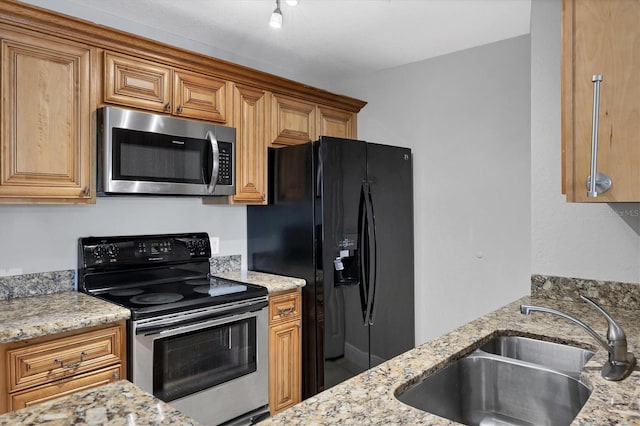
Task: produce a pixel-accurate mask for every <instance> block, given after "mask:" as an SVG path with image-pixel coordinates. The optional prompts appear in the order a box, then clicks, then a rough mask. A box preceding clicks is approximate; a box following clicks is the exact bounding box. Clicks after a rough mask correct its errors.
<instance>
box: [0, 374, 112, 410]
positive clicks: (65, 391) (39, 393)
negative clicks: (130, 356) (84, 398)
mask: <svg viewBox="0 0 640 426" xmlns="http://www.w3.org/2000/svg"><path fill="white" fill-rule="evenodd" d="M121 376H122V371H121V367H120V366H119V365H117V366H115V367H110V368H106V369H104V370H100V371H96V372H93V373H89V374H84V375H80V376H73V377H71V378H69V379H62V380H59V381H57V382H55V383H51V384H48V385H44V386H40V387H37V388H35V389H29V390H26V391H22V392H16V393H14V394H11V395H10V396H9V411H12V410H18V409H20V408H24V407H29V406H31V405H34V404H38V403H40V402H45V401H49V400H51V399H54V398H59V397H61V396H65V395H69V394H72V393H74V392H78V391H81V390H84V389H89V388H94V387H97V386H101V385H106V384H107V383H111V382H114V381H116V380H118V379H120V377H121Z"/></svg>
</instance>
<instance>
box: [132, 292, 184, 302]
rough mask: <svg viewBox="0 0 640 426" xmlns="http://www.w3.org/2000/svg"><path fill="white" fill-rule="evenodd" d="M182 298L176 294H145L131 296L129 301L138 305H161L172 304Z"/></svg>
mask: <svg viewBox="0 0 640 426" xmlns="http://www.w3.org/2000/svg"><path fill="white" fill-rule="evenodd" d="M183 297H184V296H183V295H181V294H178V293H146V294H141V295H139V296H133V297H132V298H131V299H129V301H130V302H131V303H137V304H140V305H161V304H163V303H173V302H177V301H178V300H180V299H182V298H183Z"/></svg>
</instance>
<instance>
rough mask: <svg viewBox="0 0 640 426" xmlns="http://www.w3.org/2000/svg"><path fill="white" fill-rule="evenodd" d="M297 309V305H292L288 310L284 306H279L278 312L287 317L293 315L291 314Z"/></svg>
mask: <svg viewBox="0 0 640 426" xmlns="http://www.w3.org/2000/svg"><path fill="white" fill-rule="evenodd" d="M295 308H296V307H295V305H291V306H289V307H288V308H285V307H283V306H278V312H279V313H280V316H281V317H286V316H289V315H291V313H292V312H293V310H294V309H295Z"/></svg>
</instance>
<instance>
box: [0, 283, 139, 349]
mask: <svg viewBox="0 0 640 426" xmlns="http://www.w3.org/2000/svg"><path fill="white" fill-rule="evenodd" d="M130 314H131V313H130V311H129V310H128V309H126V308H123V307H121V306H118V305H114V304H113V303H109V302H106V301H104V300H100V299H98V298H96V297H93V296H89V295H87V294H84V293H78V292H76V291H66V292H62V293H54V294H45V295H40V296H32V297H20V298H17V299H8V300H0V343H8V342H13V341H17V340H24V339H32V338H35V337H40V336H45V335H49V334H57V333H62V332H65V331H70V330H77V329H81V328H85V327H93V326H96V325H101V324H108V323H112V322H116V321H120V320H126V319H129V316H130Z"/></svg>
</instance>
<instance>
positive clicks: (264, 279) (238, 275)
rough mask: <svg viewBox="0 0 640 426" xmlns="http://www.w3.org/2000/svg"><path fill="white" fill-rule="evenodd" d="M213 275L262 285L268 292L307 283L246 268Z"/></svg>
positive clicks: (301, 285)
mask: <svg viewBox="0 0 640 426" xmlns="http://www.w3.org/2000/svg"><path fill="white" fill-rule="evenodd" d="M214 276H216V277H219V278H225V279H227V280H234V281H240V282H244V283H249V284H255V285H260V286H262V287H266V288H267V291H269V294H271V293H278V292H281V291H288V290H293V289H295V288H298V287H304V286H305V285H306V283H307V282H306V281H305V280H303V279H302V278H294V277H285V276H283V275H273V274H267V273H264V272H255V271H246V270H238V271H231V272H220V273H217V274H214Z"/></svg>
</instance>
